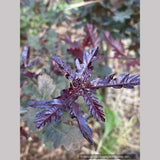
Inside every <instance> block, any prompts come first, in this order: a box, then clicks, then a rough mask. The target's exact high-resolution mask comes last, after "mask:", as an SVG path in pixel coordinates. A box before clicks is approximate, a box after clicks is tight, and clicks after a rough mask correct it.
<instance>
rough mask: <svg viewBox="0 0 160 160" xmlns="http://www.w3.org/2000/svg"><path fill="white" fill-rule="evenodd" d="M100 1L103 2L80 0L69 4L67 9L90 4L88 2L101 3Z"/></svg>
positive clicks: (98, 0)
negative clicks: (80, 0) (83, 0)
mask: <svg viewBox="0 0 160 160" xmlns="http://www.w3.org/2000/svg"><path fill="white" fill-rule="evenodd" d="M100 2H101V0H95V1H89V2H80V3H76V4H71V5H69V7H68V8H67V9H66V10H70V9H73V8H78V7H82V6H85V5H88V4H93V3H100Z"/></svg>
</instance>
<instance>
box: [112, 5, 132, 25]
mask: <svg viewBox="0 0 160 160" xmlns="http://www.w3.org/2000/svg"><path fill="white" fill-rule="evenodd" d="M132 14H133V10H132V9H131V8H128V9H127V10H125V11H124V12H116V13H115V16H114V17H113V19H114V20H115V21H119V22H121V23H124V21H125V20H126V19H130V16H131V15H132Z"/></svg>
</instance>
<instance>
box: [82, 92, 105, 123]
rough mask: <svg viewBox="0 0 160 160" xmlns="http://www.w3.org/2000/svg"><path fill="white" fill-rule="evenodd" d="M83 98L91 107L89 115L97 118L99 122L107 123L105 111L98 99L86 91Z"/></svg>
mask: <svg viewBox="0 0 160 160" xmlns="http://www.w3.org/2000/svg"><path fill="white" fill-rule="evenodd" d="M82 93H83V97H84V101H85V103H88V105H89V114H90V115H93V116H94V118H97V119H98V120H99V121H103V122H104V121H105V118H104V111H103V110H102V108H103V106H102V105H101V104H99V101H98V99H97V98H96V97H94V96H93V95H92V93H91V92H89V91H86V90H84V92H82Z"/></svg>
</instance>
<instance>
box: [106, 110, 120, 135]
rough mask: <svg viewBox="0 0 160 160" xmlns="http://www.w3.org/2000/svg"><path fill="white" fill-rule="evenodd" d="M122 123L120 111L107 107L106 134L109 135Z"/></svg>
mask: <svg viewBox="0 0 160 160" xmlns="http://www.w3.org/2000/svg"><path fill="white" fill-rule="evenodd" d="M119 125H120V118H119V115H118V113H116V112H115V111H113V110H112V109H110V108H109V107H107V108H105V133H104V134H105V136H107V135H108V134H109V133H110V132H111V131H112V129H113V128H114V126H119Z"/></svg>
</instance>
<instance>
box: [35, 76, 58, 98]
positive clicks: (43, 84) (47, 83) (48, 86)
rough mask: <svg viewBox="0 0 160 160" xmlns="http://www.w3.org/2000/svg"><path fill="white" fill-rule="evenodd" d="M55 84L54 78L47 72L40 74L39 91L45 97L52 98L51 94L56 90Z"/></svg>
mask: <svg viewBox="0 0 160 160" xmlns="http://www.w3.org/2000/svg"><path fill="white" fill-rule="evenodd" d="M55 87H56V86H55V84H53V80H52V79H51V77H50V76H49V75H47V74H43V75H40V76H38V91H39V93H40V94H41V95H42V97H43V99H45V100H49V99H51V95H52V93H53V91H54V90H55Z"/></svg>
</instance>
